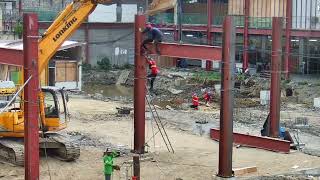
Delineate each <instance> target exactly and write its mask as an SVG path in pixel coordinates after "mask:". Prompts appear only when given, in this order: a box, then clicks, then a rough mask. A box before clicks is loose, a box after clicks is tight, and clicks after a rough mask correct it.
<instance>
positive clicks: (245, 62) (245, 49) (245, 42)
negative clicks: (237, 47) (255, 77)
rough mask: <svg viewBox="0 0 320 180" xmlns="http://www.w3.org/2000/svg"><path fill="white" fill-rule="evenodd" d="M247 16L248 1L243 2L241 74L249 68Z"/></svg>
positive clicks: (248, 10)
mask: <svg viewBox="0 0 320 180" xmlns="http://www.w3.org/2000/svg"><path fill="white" fill-rule="evenodd" d="M249 15H250V0H244V28H243V64H242V69H243V72H244V71H245V70H246V69H247V68H248V67H249V53H248V50H249Z"/></svg>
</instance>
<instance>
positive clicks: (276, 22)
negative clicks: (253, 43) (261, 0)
mask: <svg viewBox="0 0 320 180" xmlns="http://www.w3.org/2000/svg"><path fill="white" fill-rule="evenodd" d="M282 27H283V19H282V18H280V17H273V19H272V52H271V54H272V57H271V92H270V137H274V138H277V137H279V128H280V98H281V95H280V91H281V90H280V81H281V59H282V55H281V54H282V45H281V41H282Z"/></svg>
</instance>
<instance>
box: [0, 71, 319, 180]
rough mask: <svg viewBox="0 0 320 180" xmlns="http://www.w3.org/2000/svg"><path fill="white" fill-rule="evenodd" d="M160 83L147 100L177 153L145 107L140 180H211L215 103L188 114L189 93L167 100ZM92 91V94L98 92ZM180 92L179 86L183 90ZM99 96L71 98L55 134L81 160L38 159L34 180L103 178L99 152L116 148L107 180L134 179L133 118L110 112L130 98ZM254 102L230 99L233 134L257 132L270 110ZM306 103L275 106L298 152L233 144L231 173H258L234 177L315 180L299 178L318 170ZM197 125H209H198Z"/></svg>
mask: <svg viewBox="0 0 320 180" xmlns="http://www.w3.org/2000/svg"><path fill="white" fill-rule="evenodd" d="M177 77H178V76H177ZM166 78H168V77H160V78H159V81H158V82H156V83H158V85H156V91H155V94H154V95H153V98H154V101H155V103H156V104H157V110H158V113H159V116H160V118H161V119H162V121H163V123H164V124H166V126H165V127H166V130H167V132H168V135H169V138H170V140H171V143H172V145H173V147H174V149H175V153H174V154H172V153H169V152H168V151H167V148H166V146H165V144H164V143H163V141H162V139H161V136H160V134H157V135H156V136H155V138H152V136H153V134H154V133H156V132H157V127H156V125H155V122H154V121H153V118H152V116H151V113H150V112H148V107H146V110H147V113H146V142H147V144H148V146H147V148H146V149H147V150H148V152H149V153H147V154H145V155H143V156H142V157H141V159H142V162H141V173H142V175H141V179H145V180H158V179H159V180H160V179H163V180H164V179H166V180H167V179H172V180H176V179H183V180H189V179H190V180H195V179H199V180H207V179H214V178H215V177H216V176H215V175H216V173H217V170H218V156H219V143H218V142H215V141H213V140H211V139H210V137H209V129H210V128H212V127H215V128H218V127H219V111H220V110H219V102H214V103H212V104H211V106H210V107H205V106H204V105H202V106H201V107H200V110H199V111H195V110H193V109H190V108H188V103H189V99H190V98H189V96H190V94H189V92H188V93H186V95H182V94H184V93H179V95H178V94H175V93H176V91H177V89H175V90H174V92H173V94H174V95H173V94H172V93H164V91H163V90H161V89H160V88H159V86H161V85H162V86H164V84H166V85H168V86H171V85H169V84H168V81H167V80H166ZM169 78H171V77H169ZM163 83H164V84H163ZM110 84H112V83H110ZM168 86H167V87H166V88H167V89H168ZM108 87H110V86H108ZM157 88H158V90H157ZM164 88H165V87H164ZM170 88H171V87H170ZM172 88H173V87H172ZM175 88H177V87H175ZM296 88H301V87H299V86H298V87H296ZM305 88H307V87H305ZM98 89H99V88H97V92H99V91H98ZM180 89H183V87H182V86H181V88H180ZM124 91H127V90H124ZM129 91H130V90H129ZM184 91H186V88H185V89H184ZM130 93H131V92H130ZM103 94H104V92H103V91H102V90H101V93H95V94H89V95H88V93H80V94H73V95H71V96H70V102H69V110H70V113H71V121H70V123H69V125H68V128H67V129H65V130H63V131H62V132H61V133H62V134H65V135H68V136H71V137H72V138H74V140H78V141H80V142H81V156H80V159H78V160H77V161H75V162H63V161H60V160H58V159H55V158H53V157H45V156H42V157H41V166H40V171H41V177H40V179H44V180H47V179H48V180H49V179H52V180H60V179H68V180H79V179H81V180H92V179H104V175H103V163H102V154H103V152H104V151H105V150H106V149H107V148H112V149H118V150H119V151H120V152H121V156H120V157H118V158H117V159H116V161H115V163H116V164H118V165H120V167H121V171H115V173H114V175H113V180H118V179H119V180H120V179H123V180H124V179H126V178H127V177H131V176H132V164H131V161H132V154H131V153H130V150H131V149H133V114H132V113H131V114H130V115H119V114H118V113H117V109H116V108H117V107H133V102H132V96H131V97H130V96H128V97H126V98H123V97H122V98H120V97H119V96H118V94H117V97H111V98H110V97H106V96H104V95H103ZM178 97H179V98H178ZM162 99H163V101H162ZM181 99H182V100H181ZM241 101H249V102H254V103H253V104H254V105H248V104H246V103H243V104H246V106H245V105H239V104H241V103H240V102H241ZM256 101H258V100H257V99H256V98H255V97H253V98H250V99H249V100H245V99H241V98H237V99H236V103H237V104H238V106H236V107H235V109H234V117H235V119H234V131H235V132H241V133H249V134H254V135H259V134H260V130H261V128H262V125H263V123H264V121H265V119H266V117H267V114H268V111H269V108H268V107H267V106H260V105H259V103H256ZM168 102H170V103H168ZM173 102H174V103H173ZM177 104H178V105H177ZM309 104H310V103H301V101H300V100H296V99H295V98H294V100H292V99H286V103H283V104H282V106H281V124H282V126H285V127H287V129H288V130H289V131H290V132H291V133H292V135H294V136H295V137H296V138H297V139H298V140H299V142H300V143H302V144H305V147H304V149H303V150H301V151H294V150H292V151H291V152H290V153H289V154H283V153H276V152H270V151H265V150H260V149H255V148H247V147H236V146H234V149H233V167H234V168H241V167H249V166H256V167H257V168H258V171H257V172H256V173H251V174H245V175H242V176H240V177H238V178H244V179H245V178H251V179H258V178H262V179H263V178H267V176H269V178H270V179H286V178H285V177H291V178H293V179H307V178H315V179H317V178H319V177H320V172H319V171H317V172H319V173H318V176H317V173H316V174H315V175H314V176H311V175H301V174H299V173H298V172H300V171H301V170H306V169H315V168H320V157H319V156H320V153H319V149H320V127H319V120H320V114H319V111H317V110H316V109H314V108H311V107H310V106H309ZM301 117H302V119H307V124H306V123H305V121H303V122H300V121H299V119H301ZM196 121H207V122H208V123H206V124H203V125H199V124H197V123H196ZM0 169H1V171H0V179H10V180H12V179H14V180H17V179H24V168H23V167H17V166H14V165H11V164H8V163H5V162H1V163H0ZM292 174H293V175H292ZM278 175H281V176H280V177H279V176H278ZM275 176H277V177H275ZM308 176H309V177H308ZM50 177H51V178H50Z"/></svg>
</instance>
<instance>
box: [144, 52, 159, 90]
mask: <svg viewBox="0 0 320 180" xmlns="http://www.w3.org/2000/svg"><path fill="white" fill-rule="evenodd" d="M146 60H147V63H148V64H149V69H150V73H149V74H148V79H149V80H150V89H149V90H150V91H153V84H154V81H155V80H156V77H157V75H158V73H159V69H158V67H157V63H156V61H155V60H153V59H152V58H150V60H149V59H148V58H146Z"/></svg>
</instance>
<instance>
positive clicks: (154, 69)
mask: <svg viewBox="0 0 320 180" xmlns="http://www.w3.org/2000/svg"><path fill="white" fill-rule="evenodd" d="M149 64H150V69H151V74H154V75H157V74H158V73H159V69H158V67H157V65H156V62H155V61H150V62H149Z"/></svg>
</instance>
